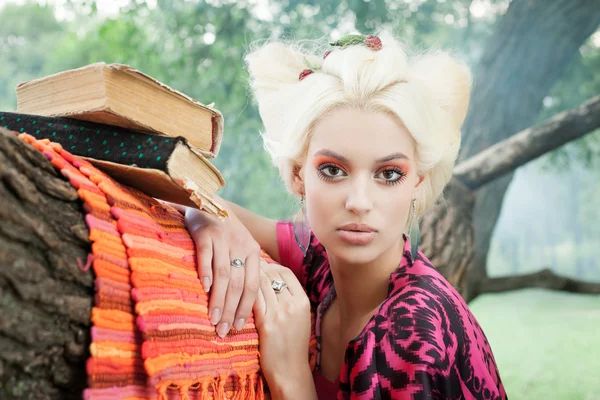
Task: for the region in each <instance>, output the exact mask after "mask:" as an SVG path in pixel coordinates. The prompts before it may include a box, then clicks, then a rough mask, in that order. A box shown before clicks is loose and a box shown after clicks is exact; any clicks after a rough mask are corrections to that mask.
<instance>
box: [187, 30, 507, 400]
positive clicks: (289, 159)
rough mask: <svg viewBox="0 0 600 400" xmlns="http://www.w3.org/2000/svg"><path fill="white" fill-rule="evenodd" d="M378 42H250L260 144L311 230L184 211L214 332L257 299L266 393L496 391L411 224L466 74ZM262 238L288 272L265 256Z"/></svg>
mask: <svg viewBox="0 0 600 400" xmlns="http://www.w3.org/2000/svg"><path fill="white" fill-rule="evenodd" d="M382 39H383V40H381V39H380V38H379V37H376V36H368V37H363V36H347V37H344V38H342V39H341V40H340V41H338V42H336V43H332V46H331V48H330V49H329V51H327V52H326V53H325V54H324V56H315V55H311V54H308V53H305V52H302V51H300V50H297V49H296V48H294V47H292V46H288V45H284V44H282V43H278V42H275V43H268V44H266V45H264V46H262V47H260V48H258V49H256V50H254V51H252V52H251V53H250V54H248V56H247V58H246V61H247V64H248V69H249V72H250V77H251V85H252V89H253V92H254V95H255V97H256V100H257V102H258V106H259V111H260V115H261V118H262V120H263V123H264V126H265V131H264V133H263V138H264V141H265V148H266V149H267V151H268V152H269V154H270V155H271V156H272V158H273V162H274V164H275V165H276V166H277V168H278V169H279V172H280V175H281V177H282V179H283V181H284V182H285V183H286V186H287V188H288V189H289V190H290V191H291V192H292V193H293V194H295V195H297V196H299V197H300V198H301V204H302V210H301V215H302V216H303V218H305V219H306V220H307V221H308V224H309V226H310V230H307V229H303V226H302V223H301V222H300V221H298V222H297V223H296V224H292V223H285V222H276V221H272V220H269V219H266V218H263V217H260V216H258V215H255V214H253V213H252V212H250V211H248V210H245V209H243V208H241V207H239V206H236V205H235V204H231V203H228V202H225V201H224V200H223V202H224V204H226V206H227V208H228V211H229V212H230V214H231V218H230V219H228V220H226V221H225V222H219V221H216V220H215V219H213V218H211V217H210V216H207V215H206V214H204V213H200V212H196V211H194V210H188V211H187V213H186V221H187V224H188V227H189V229H190V231H191V232H192V234H193V236H194V238H195V241H196V243H197V247H198V254H199V265H200V267H199V269H200V270H199V273H200V276H201V277H202V280H203V283H204V285H205V287H206V288H207V289H210V291H211V298H210V305H209V309H210V310H211V314H210V315H211V321H212V322H213V324H215V325H216V326H217V332H218V334H219V335H220V336H224V335H226V334H227V332H228V331H229V329H230V328H231V327H234V328H236V329H241V328H242V327H243V326H244V324H245V322H246V320H247V318H248V316H249V314H250V310H251V308H252V306H253V304H254V303H255V299H256V304H254V313H255V314H254V317H255V323H256V327H257V329H258V332H259V336H260V348H261V367H262V370H263V372H264V375H265V378H266V380H267V383H268V386H269V388H270V391H271V394H272V396H273V397H274V398H285V399H292V398H294V399H295V398H297V399H310V398H319V399H330V398H335V397H336V396H337V398H339V399H345V398H351V399H420V398H436V399H446V398H448V399H463V398H465V399H483V398H485V399H504V398H506V393H505V391H504V388H503V386H502V383H501V380H500V376H499V374H498V370H497V367H496V365H495V361H494V357H493V355H492V351H491V349H490V347H489V344H488V342H487V340H486V338H485V335H484V333H483V332H482V330H481V328H480V327H479V325H478V323H477V321H476V320H475V317H474V316H473V315H472V314H471V312H470V311H469V309H468V307H467V305H466V304H465V302H464V301H463V300H462V298H461V297H460V295H459V294H458V293H457V292H456V291H455V290H454V289H453V288H452V287H451V285H450V284H449V283H448V282H447V281H446V280H445V279H444V278H443V277H442V276H441V275H440V274H439V273H438V272H437V271H436V270H435V268H434V267H433V266H432V265H431V263H430V262H429V261H428V260H427V258H426V257H425V256H424V255H423V254H422V253H421V252H417V251H416V243H413V249H412V251H411V242H410V240H409V239H408V236H407V235H406V234H405V233H406V232H409V234H410V236H411V237H413V238H415V239H416V238H417V237H418V234H417V227H418V225H417V221H418V218H419V216H421V215H423V213H424V212H425V211H426V210H427V209H428V208H429V207H431V206H432V205H433V203H434V202H435V200H436V199H437V198H438V196H439V195H440V194H441V193H442V189H443V187H444V185H446V183H447V182H448V181H449V179H450V177H451V174H452V168H453V165H454V162H455V159H456V156H457V153H458V149H459V145H460V126H461V124H462V122H463V120H464V118H465V114H466V112H467V107H468V99H469V91H470V82H471V78H470V73H469V71H468V69H467V68H466V67H465V66H464V65H462V64H461V63H459V62H457V61H455V60H454V59H453V58H452V57H450V56H449V55H447V54H444V53H431V52H430V53H425V54H421V55H418V56H416V57H413V58H409V57H408V56H407V54H406V52H405V50H404V48H403V46H402V45H401V44H400V43H398V42H397V41H396V40H394V39H393V38H392V37H389V36H385V37H382ZM307 65H308V66H309V68H307ZM415 239H413V242H416V240H415ZM260 248H262V249H264V250H265V251H266V252H267V253H268V254H269V255H271V257H272V258H273V259H274V260H275V261H276V262H278V263H280V264H282V265H284V266H286V267H289V269H288V268H284V267H280V266H276V265H274V264H266V263H264V262H262V263H261V261H260ZM213 281H214V282H213ZM259 289H260V290H259ZM307 300H308V301H307ZM310 311H313V312H314V313H315V315H316V318H315V322H314V327H313V329H314V330H315V333H316V338H317V351H318V353H317V366H316V369H315V371H314V373H313V372H311V368H310V367H309V361H308V358H307V348H308V342H309V336H310V331H311V325H310V324H311V319H310Z"/></svg>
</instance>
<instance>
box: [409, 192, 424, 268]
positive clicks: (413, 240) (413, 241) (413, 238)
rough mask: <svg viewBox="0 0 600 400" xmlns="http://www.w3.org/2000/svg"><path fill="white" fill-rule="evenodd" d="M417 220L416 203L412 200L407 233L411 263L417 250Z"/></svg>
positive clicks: (418, 234) (418, 236) (418, 233)
mask: <svg viewBox="0 0 600 400" xmlns="http://www.w3.org/2000/svg"><path fill="white" fill-rule="evenodd" d="M420 236H421V235H420V232H419V220H418V218H417V201H416V199H413V201H412V216H411V223H410V229H409V231H408V238H409V240H410V255H411V257H412V260H413V262H414V261H415V257H416V256H417V251H418V249H419V238H420Z"/></svg>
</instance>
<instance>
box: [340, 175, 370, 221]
mask: <svg viewBox="0 0 600 400" xmlns="http://www.w3.org/2000/svg"><path fill="white" fill-rule="evenodd" d="M369 189H370V188H369V182H368V178H367V179H365V178H361V177H356V178H355V179H353V180H352V184H351V185H349V192H348V196H347V197H346V210H348V211H352V212H353V213H356V214H363V213H366V212H369V211H371V210H372V209H373V200H372V199H371V197H370V196H369V192H370V190H369Z"/></svg>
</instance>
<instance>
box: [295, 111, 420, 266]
mask: <svg viewBox="0 0 600 400" xmlns="http://www.w3.org/2000/svg"><path fill="white" fill-rule="evenodd" d="M414 151H415V150H414V144H413V140H412V137H411V135H410V134H409V133H408V131H407V130H406V128H404V127H403V126H402V124H400V123H399V122H398V121H397V120H395V119H394V118H392V117H391V116H389V115H386V114H385V113H379V112H365V111H361V110H358V109H354V108H342V109H338V110H335V111H333V112H331V113H329V114H328V115H327V116H325V117H323V118H322V119H321V120H319V121H318V122H317V124H316V125H315V127H314V132H313V136H312V139H311V141H310V143H309V147H308V152H307V158H306V161H305V162H304V165H303V166H302V169H301V170H300V173H299V175H300V177H301V178H300V179H297V180H296V183H297V184H299V185H303V188H304V193H305V197H306V210H307V215H308V220H309V223H310V226H311V228H312V230H313V232H314V233H315V235H316V236H317V238H318V239H319V241H320V242H321V243H322V244H323V245H324V246H325V248H326V249H327V252H328V253H329V254H330V255H334V256H335V257H336V258H337V259H340V260H344V261H345V262H348V263H352V264H364V263H368V262H370V261H373V260H375V259H376V258H378V257H379V256H381V255H382V254H383V253H384V252H386V251H388V250H390V249H392V246H402V243H403V242H402V233H403V231H404V226H405V224H406V221H407V218H408V216H409V212H410V211H411V201H412V199H413V198H414V197H415V196H416V190H417V186H418V184H419V183H420V182H421V181H422V179H421V178H420V177H419V176H418V175H417V173H416V164H415V153H414ZM300 190H302V189H300ZM352 224H358V225H352ZM396 249H397V248H396ZM400 250H401V247H400Z"/></svg>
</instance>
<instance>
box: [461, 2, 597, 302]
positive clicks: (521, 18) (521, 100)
mask: <svg viewBox="0 0 600 400" xmlns="http://www.w3.org/2000/svg"><path fill="white" fill-rule="evenodd" d="M596 5H597V2H596V1H595V0H554V1H551V2H548V1H545V0H514V1H512V2H511V4H510V6H509V8H508V11H507V13H506V15H504V17H503V18H502V19H501V20H500V21H499V23H498V26H497V29H496V32H495V34H494V35H493V36H492V37H491V38H490V40H489V41H488V43H487V44H486V46H485V52H484V55H483V57H482V59H481V62H480V63H479V65H478V68H477V70H476V71H475V82H476V84H475V86H474V91H473V96H472V99H471V108H470V111H469V115H468V117H467V120H466V121H465V125H464V129H463V134H464V140H463V148H462V150H461V154H460V158H459V159H460V160H466V159H467V158H469V157H471V156H473V155H474V154H476V153H478V152H480V151H481V150H483V149H485V148H487V147H489V146H491V145H493V144H495V143H497V142H499V141H501V140H503V139H506V138H507V137H509V136H511V135H512V134H513V133H514V132H519V131H522V130H523V129H525V128H527V127H528V126H531V125H532V124H533V123H534V122H535V120H536V117H537V115H538V114H539V112H540V110H541V108H542V101H543V98H544V96H546V94H547V93H548V91H549V90H550V88H551V87H552V86H553V85H554V84H555V83H556V82H557V81H558V79H559V78H560V76H561V75H562V74H563V72H564V70H565V67H566V66H567V64H568V63H569V62H570V61H571V60H573V59H574V58H575V57H578V54H577V52H578V50H579V48H580V47H581V45H582V44H583V43H584V41H585V40H586V39H587V38H588V37H589V36H590V35H591V34H592V33H593V32H594V31H595V30H596V29H597V27H598V25H599V24H600V12H598V11H597V6H596ZM511 179H512V174H507V175H505V176H503V177H502V178H500V179H497V180H496V181H494V182H492V183H490V184H488V185H486V186H485V187H483V188H481V189H480V190H479V191H478V193H477V195H476V197H475V208H474V211H473V223H474V226H475V256H474V260H473V262H474V264H475V266H476V268H477V269H478V270H480V271H479V272H478V273H476V274H473V275H469V279H471V276H472V277H473V279H479V278H478V277H481V276H485V274H486V260H487V253H488V250H489V245H490V240H491V237H492V233H493V229H494V227H495V225H496V221H497V220H498V216H499V214H500V209H501V206H502V201H503V199H504V194H505V193H506V189H507V187H508V184H509V183H510V181H511ZM471 286H473V287H476V286H477V285H476V283H475V284H472V285H471ZM473 295H474V296H476V295H477V293H473Z"/></svg>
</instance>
